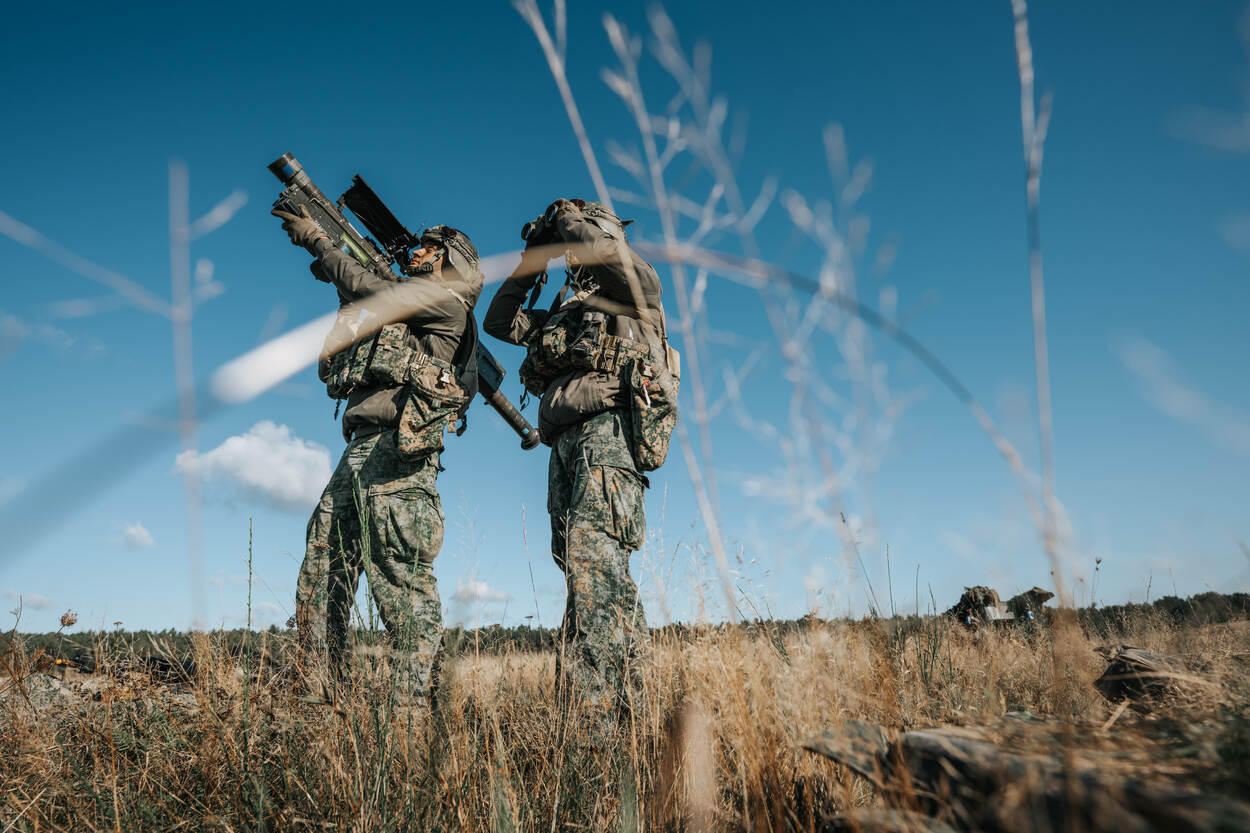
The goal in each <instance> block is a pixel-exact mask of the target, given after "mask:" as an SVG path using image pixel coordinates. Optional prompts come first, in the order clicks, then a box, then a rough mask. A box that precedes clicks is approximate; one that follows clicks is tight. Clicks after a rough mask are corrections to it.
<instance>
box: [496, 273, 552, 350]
mask: <svg viewBox="0 0 1250 833" xmlns="http://www.w3.org/2000/svg"><path fill="white" fill-rule="evenodd" d="M543 268H545V264H544V265H543V266H539V265H538V264H535V263H527V262H526V259H525V257H524V256H522V257H521V263H520V264H519V265H518V266H517V268H516V269H514V270H513V272H512V275H511V277H509V278H508V279H507V280H506V281H504V282H503V284H502V285H501V286H500V287H499V289H498V290H497V291H496V292H495V297H494V298H492V299H491V302H490V307H488V308H487V310H486V317H485V318H483V319H482V329H483V330H485V331H486V332H487V333H489V334H490V335H492V336H494V337H495V338H497V339H499V340H500V341H506V342H508V343H509V344H525V343H526V342H527V341H528V340H529V338H530V336H531V335H532V334H533V333H535V332H537V331H538V330H539V329H541V328H542V326H543V324H546V323H547V316H548V312H547V310H545V309H528V310H527V309H524V306H525V297H526V295H527V294H528V293H529V291H530V290H531V289H532V288H533V287H534V284H535V283H536V282H537V281H538V275H539V272H540V271H541V270H542V269H543ZM535 270H538V271H535Z"/></svg>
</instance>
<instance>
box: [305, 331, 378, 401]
mask: <svg viewBox="0 0 1250 833" xmlns="http://www.w3.org/2000/svg"><path fill="white" fill-rule="evenodd" d="M368 349H369V342H365V343H364V344H353V345H352V346H351V347H348V348H346V349H343V350H340V351H338V352H337V353H335V354H334V355H333V356H331V357H330V360H329V361H328V362H327V363H326V364H325V365H324V367H323V366H322V365H320V364H318V367H317V373H318V375H320V376H321V379H322V381H324V382H325V383H326V393H327V394H329V395H330V398H331V399H345V398H346V397H347V396H348V395H349V394H350V393H351V392H352V390H353V389H354V388H355V387H356V385H358V384H360V381H361V379H362V378H363V377H361V376H355V377H353V375H352V370H353V367H354V365H355V364H356V362H355V358H356V353H357V351H358V350H359V351H360V352H367V351H368ZM361 369H363V366H362V368H361ZM323 370H324V372H323Z"/></svg>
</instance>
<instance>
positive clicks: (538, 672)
mask: <svg viewBox="0 0 1250 833" xmlns="http://www.w3.org/2000/svg"><path fill="white" fill-rule="evenodd" d="M1078 634H1079V631H1078ZM1119 637H1120V638H1121V639H1123V640H1124V641H1132V642H1134V643H1136V644H1140V645H1143V646H1145V647H1148V648H1152V649H1154V650H1158V651H1162V652H1168V653H1185V654H1188V655H1189V656H1190V657H1191V658H1192V659H1193V660H1194V661H1195V662H1196V663H1198V665H1199V666H1201V667H1206V668H1207V669H1209V670H1208V672H1207V673H1208V674H1210V675H1212V676H1213V677H1214V678H1216V679H1217V680H1219V679H1220V677H1221V674H1222V675H1223V678H1224V679H1223V680H1222V681H1221V682H1218V683H1216V684H1214V685H1211V686H1207V687H1205V688H1203V689H1202V692H1201V697H1200V698H1198V699H1190V700H1187V701H1183V702H1182V701H1178V702H1176V703H1173V704H1171V705H1170V706H1164V707H1163V708H1162V709H1161V710H1160V711H1158V712H1156V714H1155V715H1154V717H1153V718H1151V719H1150V720H1143V719H1141V718H1138V717H1137V716H1135V715H1134V714H1133V713H1132V712H1129V713H1127V714H1126V715H1125V716H1121V717H1119V718H1118V722H1117V723H1116V726H1117V728H1116V730H1115V731H1114V732H1105V731H1104V732H1099V731H1097V730H1098V727H1101V726H1103V725H1104V724H1105V723H1106V722H1107V720H1108V717H1109V716H1110V715H1111V714H1112V709H1113V706H1112V705H1111V704H1109V703H1107V702H1105V701H1103V700H1102V699H1101V697H1100V696H1099V695H1098V694H1097V693H1096V691H1095V690H1094V688H1093V687H1092V685H1091V682H1092V681H1093V680H1094V679H1095V677H1096V676H1097V675H1098V674H1099V673H1101V671H1102V669H1103V667H1104V663H1103V662H1102V660H1101V659H1100V658H1099V657H1098V656H1097V655H1096V654H1095V653H1094V651H1093V648H1094V647H1095V641H1094V640H1092V639H1090V638H1089V637H1086V636H1083V635H1081V636H1080V637H1079V648H1080V651H1079V653H1077V654H1074V655H1073V662H1072V663H1071V665H1069V666H1065V667H1059V666H1058V665H1056V663H1055V662H1054V661H1053V660H1052V659H1051V658H1052V657H1053V656H1055V655H1056V652H1054V651H1052V650H1049V649H1048V645H1047V643H1048V642H1049V641H1050V640H1051V639H1052V638H1053V637H1052V636H1051V634H1050V632H1048V631H1032V632H1024V631H1020V632H1017V631H1010V632H982V633H971V632H968V631H966V630H965V629H964V628H962V627H960V626H957V625H955V624H953V623H951V622H950V621H948V620H946V619H944V618H930V619H924V620H919V619H915V618H914V617H913V618H912V619H910V620H903V619H881V620H876V621H873V620H868V621H864V622H858V623H850V622H834V623H829V622H822V621H819V620H810V621H809V622H808V623H807V625H806V626H805V627H803V628H801V629H799V630H797V631H792V632H789V633H786V634H783V633H782V632H781V631H780V630H778V629H776V628H775V627H773V625H772V623H767V622H765V623H759V624H758V625H757V626H755V627H754V628H753V629H751V630H748V629H746V628H742V627H737V628H731V627H706V628H702V629H697V630H695V631H693V632H691V633H689V634H688V635H687V636H686V637H684V638H678V637H676V636H675V635H673V634H672V633H671V632H663V631H657V632H655V637H654V639H653V641H652V644H651V646H650V649H649V650H648V651H646V652H645V653H644V657H643V660H642V667H641V674H642V681H643V683H642V692H643V693H642V696H641V698H640V701H639V702H638V703H637V704H636V708H635V712H634V714H633V719H632V720H631V721H629V722H627V723H626V724H625V725H624V726H623V728H622V730H621V737H620V742H619V744H618V745H617V747H616V748H615V749H611V750H595V749H594V747H593V746H591V745H590V744H589V742H588V738H587V737H585V736H584V734H583V729H582V725H583V724H582V723H581V721H580V720H579V716H578V714H576V712H574V713H572V714H562V713H561V711H560V706H559V705H558V702H557V698H556V692H555V688H554V682H553V680H554V658H553V656H552V655H551V654H549V653H545V654H518V653H512V654H504V655H501V656H487V655H477V654H473V653H459V654H457V653H455V651H456V650H457V648H456V646H450V647H449V656H448V660H447V663H446V665H445V668H444V675H443V680H444V682H443V684H442V686H441V687H440V690H439V696H438V698H437V708H436V710H435V712H434V713H433V715H432V716H429V715H427V714H426V713H424V712H421V711H405V710H402V709H398V708H396V707H395V706H394V705H393V701H392V698H391V697H390V689H391V683H392V680H391V677H390V672H389V670H388V669H387V667H386V666H387V663H386V660H385V656H384V654H381V653H378V652H377V651H361V652H359V657H360V659H359V662H358V667H357V673H356V676H355V678H354V679H353V680H352V681H351V682H350V683H348V684H343V685H340V686H338V687H336V686H335V685H334V684H333V683H330V682H327V681H326V679H325V678H324V677H323V676H319V674H317V673H314V672H315V671H316V670H315V669H303V668H300V667H299V666H297V665H296V664H294V663H293V661H292V659H291V657H292V656H293V651H292V646H291V645H290V644H289V642H288V638H287V637H286V636H285V635H281V636H278V637H273V636H269V635H266V636H262V637H261V638H260V639H259V642H258V644H257V645H256V646H255V647H254V649H253V652H252V654H251V655H249V656H247V657H242V656H239V655H237V654H231V653H229V652H227V651H226V650H225V649H224V648H223V646H222V645H221V643H220V641H217V640H215V639H214V637H213V636H211V635H203V636H201V637H200V638H199V639H198V641H197V643H196V647H195V660H196V671H195V672H194V676H193V678H192V679H191V680H190V681H189V682H186V683H183V684H177V683H174V684H166V683H159V682H157V681H156V680H154V678H153V677H152V676H151V674H149V673H143V672H141V671H140V670H139V669H138V667H137V666H136V665H135V664H134V657H133V656H132V655H128V654H125V653H121V654H118V653H110V650H111V649H110V648H109V647H108V646H107V645H104V644H101V645H100V646H98V655H99V656H100V657H101V659H102V660H103V661H104V663H105V664H106V665H107V666H108V667H109V668H110V669H111V671H110V672H109V674H108V675H106V676H94V677H83V676H80V675H75V674H73V673H69V674H67V675H66V678H65V680H64V681H61V680H58V679H56V677H54V676H49V674H47V673H42V672H40V671H39V670H38V667H37V666H39V664H40V662H41V660H40V658H38V657H34V656H31V655H30V654H28V653H26V652H25V651H24V650H23V649H22V647H21V644H20V638H19V637H18V636H16V635H15V634H10V635H9V636H8V638H7V640H6V642H5V644H4V646H3V648H2V649H0V650H2V656H3V668H2V671H3V677H2V678H0V748H2V749H3V750H4V752H3V754H2V755H0V783H2V784H3V785H4V788H3V794H2V795H0V819H3V820H4V824H5V825H7V826H8V827H7V828H6V829H12V830H70V829H73V830H174V829H186V830H200V829H209V828H212V829H228V830H244V829H247V830H253V829H255V830H260V829H279V830H331V829H343V830H358V831H365V830H389V829H421V830H446V831H481V830H524V831H550V830H572V829H595V830H601V829H628V830H678V829H681V830H753V831H754V830H759V831H764V830H772V831H781V830H809V829H816V828H818V827H819V826H820V824H821V823H822V819H824V818H826V817H828V816H830V815H832V814H836V813H839V812H841V811H843V810H845V809H846V808H847V807H850V806H859V805H864V804H869V803H871V802H873V801H874V797H873V795H872V791H871V789H869V787H868V786H867V784H866V783H865V782H863V781H861V780H859V779H858V778H856V777H854V776H852V775H851V774H849V773H848V772H847V771H846V770H843V769H842V768H841V767H840V766H838V765H835V764H833V763H831V762H829V761H827V760H825V759H823V758H819V757H817V756H814V755H812V754H810V753H807V752H804V751H803V750H802V748H801V743H802V742H803V740H804V739H806V738H807V737H809V736H811V735H813V734H815V733H818V732H821V731H823V730H825V729H828V728H831V727H835V726H837V725H839V724H841V723H842V722H844V721H845V720H848V719H852V718H857V719H862V720H868V721H872V722H874V723H880V724H882V725H885V726H887V727H890V728H897V729H912V728H918V727H925V726H931V725H941V724H953V725H970V726H991V727H995V726H997V727H999V728H1000V729H1001V730H1002V731H1003V732H1005V733H1006V734H1007V735H1010V737H1012V738H1013V740H1012V743H1013V744H1017V745H1023V746H1027V745H1034V746H1037V747H1038V748H1045V749H1051V750H1052V752H1053V748H1054V747H1053V746H1051V745H1050V744H1053V742H1054V737H1055V732H1054V730H1055V727H1056V726H1071V727H1076V728H1077V730H1078V735H1079V737H1078V745H1079V746H1082V747H1091V748H1098V749H1102V750H1104V751H1105V750H1108V749H1113V750H1115V752H1116V754H1117V755H1118V756H1120V757H1119V758H1118V759H1117V760H1121V761H1123V762H1126V765H1132V766H1136V767H1138V768H1150V767H1153V768H1160V764H1159V761H1161V760H1164V759H1168V758H1169V753H1168V752H1167V748H1166V745H1165V742H1164V741H1161V740H1160V739H1161V738H1162V737H1163V736H1164V734H1165V731H1164V730H1170V731H1173V732H1175V733H1176V742H1175V744H1174V747H1175V748H1177V749H1179V748H1180V747H1181V745H1183V744H1189V743H1198V744H1199V745H1201V746H1203V748H1204V749H1208V748H1209V749H1212V750H1214V749H1219V748H1223V747H1221V746H1220V744H1221V743H1223V742H1224V741H1225V740H1226V739H1225V738H1224V736H1223V735H1219V734H1218V733H1217V734H1216V735H1212V726H1213V724H1212V722H1211V716H1212V715H1213V714H1215V713H1217V712H1219V711H1220V710H1221V709H1223V710H1224V711H1225V712H1228V710H1230V709H1231V710H1233V712H1235V711H1236V709H1241V712H1240V713H1242V714H1243V715H1244V713H1245V709H1246V704H1247V702H1250V692H1248V691H1247V688H1250V687H1248V686H1247V685H1246V682H1247V679H1246V676H1247V675H1246V673H1245V669H1244V668H1241V669H1240V671H1239V672H1237V674H1234V673H1232V671H1231V670H1230V669H1232V666H1233V665H1235V657H1237V656H1244V655H1245V654H1246V652H1247V650H1248V649H1250V631H1248V630H1247V629H1246V628H1245V626H1244V623H1241V624H1239V625H1221V626H1208V627H1205V628H1201V629H1198V628H1179V629H1178V628H1174V627H1171V626H1169V625H1167V624H1166V623H1164V622H1162V621H1161V620H1154V619H1142V620H1141V621H1138V622H1136V623H1133V624H1131V625H1130V626H1129V627H1128V628H1127V630H1124V631H1123V632H1122V633H1120V634H1119ZM1065 638H1070V637H1065ZM45 659H46V658H45ZM1230 664H1231V665H1230ZM247 668H250V669H252V670H251V673H246V672H245V669H247ZM1221 669H1224V671H1221ZM1238 674H1239V676H1238ZM1238 698H1240V699H1238ZM1008 713H1014V714H1015V715H1018V716H1017V717H1016V718H1014V719H1008V720H1007V721H1006V722H1005V723H1004V716H1005V715H1007V714H1008ZM1228 713H1231V712H1228ZM1215 725H1216V726H1218V724H1215ZM1243 728H1244V727H1243ZM1203 733H1205V735H1204V734H1203ZM1196 738H1198V739H1199V740H1195V739H1196ZM1201 738H1205V739H1204V740H1203V739H1201ZM1220 760H1221V759H1220V757H1219V755H1218V754H1216V753H1214V752H1211V753H1209V754H1208V752H1206V751H1204V752H1203V753H1201V754H1197V755H1194V754H1192V753H1191V754H1190V757H1188V758H1184V759H1176V760H1174V761H1172V762H1171V763H1169V765H1168V767H1166V768H1165V769H1168V770H1169V771H1171V772H1172V773H1173V775H1175V776H1178V777H1180V776H1184V777H1203V778H1207V779H1208V780H1211V779H1215V778H1216V777H1223V776H1222V775H1221V773H1222V772H1223V770H1221V769H1220V768H1219V767H1220Z"/></svg>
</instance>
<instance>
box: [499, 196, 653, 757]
mask: <svg viewBox="0 0 1250 833" xmlns="http://www.w3.org/2000/svg"><path fill="white" fill-rule="evenodd" d="M592 205H593V204H592ZM612 219H615V218H614V217H613V218H612ZM617 223H619V221H617ZM555 225H556V226H557V227H558V229H559V234H560V239H561V240H562V241H563V242H564V243H569V244H578V245H581V246H584V247H586V249H588V250H593V252H594V254H592V255H590V257H588V258H586V260H587V262H588V263H590V262H593V263H594V264H595V265H593V266H590V265H587V266H585V267H582V269H581V270H580V271H579V279H580V280H581V282H582V283H581V285H582V286H583V291H582V292H581V293H574V294H569V292H570V289H571V287H566V289H565V290H564V291H562V292H561V295H560V297H559V298H557V300H556V303H555V304H553V306H552V307H551V309H549V310H543V309H534V308H533V305H532V304H531V305H530V307H529V308H524V307H523V304H524V302H525V298H526V295H527V293H528V292H529V291H530V290H531V289H532V288H533V286H534V284H535V283H536V281H537V279H538V273H539V272H541V271H542V270H543V269H544V268H545V265H546V261H545V260H542V261H541V262H535V261H534V259H533V257H532V256H530V255H528V254H527V256H526V257H525V258H523V260H522V263H521V265H520V266H519V267H518V268H517V270H516V271H515V272H514V273H513V275H512V277H510V278H509V279H508V280H507V281H505V282H504V284H503V285H502V286H501V287H500V289H499V290H498V291H497V292H496V294H495V297H494V299H493V300H492V302H491V305H490V308H489V309H488V310H487V313H486V316H485V318H484V319H483V322H482V328H483V329H484V330H485V331H486V332H487V333H490V334H491V335H493V336H495V337H497V338H500V339H502V340H504V341H509V342H512V343H514V344H523V345H526V346H527V347H528V348H529V356H528V357H527V360H526V361H527V365H528V366H529V369H530V372H529V375H528V377H527V375H526V372H525V371H526V366H523V367H522V374H521V375H522V378H523V381H525V384H526V386H527V388H528V389H530V390H531V391H532V392H535V393H538V394H539V395H541V396H542V401H541V403H540V406H539V414H538V423H539V432H540V435H541V437H542V439H543V442H544V443H546V444H547V445H549V446H551V461H550V465H549V468H548V484H547V486H548V492H547V509H548V511H549V512H550V514H551V549H552V555H553V557H554V558H555V561H556V564H557V565H558V566H559V567H560V569H561V570H563V571H564V574H565V580H566V589H567V596H566V603H565V613H564V622H563V627H562V628H561V651H560V656H559V657H558V659H557V683H558V688H559V690H560V692H561V695H562V696H563V697H568V696H570V695H571V696H572V701H571V703H576V704H577V706H578V707H579V708H581V709H583V710H585V711H586V712H589V713H588V714H584V715H583V716H584V718H585V719H586V720H587V721H588V725H590V726H592V727H593V728H594V730H595V733H596V735H597V737H599V738H600V739H603V738H606V737H607V736H610V734H611V733H612V732H613V731H614V729H615V726H616V725H617V722H618V720H619V719H620V718H621V717H622V716H623V715H624V714H625V713H626V711H627V709H628V708H629V707H630V704H631V701H632V700H633V699H634V698H635V697H636V696H637V693H638V692H637V688H636V684H637V679H636V669H635V667H634V666H635V660H636V656H637V648H638V646H639V643H640V642H641V641H643V640H644V639H645V638H646V633H647V629H646V618H645V616H644V614H643V609H642V603H641V600H640V599H639V595H638V588H637V586H636V585H635V584H634V580H633V578H632V577H631V576H630V572H629V557H630V554H631V552H633V551H634V550H637V549H638V548H639V547H641V546H642V542H643V536H644V533H645V529H646V523H645V518H644V503H643V498H644V489H645V488H646V486H647V485H648V482H647V479H646V477H645V476H644V475H643V474H642V472H641V471H640V470H639V462H638V458H637V454H636V452H637V450H638V444H637V443H636V442H635V438H636V436H637V435H638V431H637V430H635V427H634V420H633V418H632V415H633V413H634V411H633V408H634V403H633V402H632V396H631V392H632V388H631V385H630V372H631V369H632V368H634V364H635V362H634V358H636V357H637V356H640V355H643V354H644V353H646V351H647V349H648V348H647V347H646V345H647V343H648V342H651V343H659V342H661V341H662V340H663V309H662V307H661V306H660V282H659V277H658V275H656V273H655V270H654V269H653V268H652V267H651V265H650V264H648V263H647V262H646V261H644V260H642V259H641V258H640V257H638V256H637V254H636V253H634V252H633V250H632V249H630V248H629V246H628V244H626V243H625V239H624V233H623V230H619V228H617V229H612V228H609V227H607V226H606V224H601V223H597V222H595V221H594V218H592V217H588V216H586V215H585V214H584V213H582V212H580V211H576V210H569V211H563V212H561V213H560V214H559V215H558V216H557V218H556V221H555ZM631 275H632V277H633V278H634V280H635V288H636V289H638V290H639V294H640V295H641V297H642V299H643V302H644V304H645V305H646V308H647V311H646V312H644V313H641V314H639V313H637V312H636V310H637V309H638V307H637V305H636V304H635V303H634V299H635V297H636V296H635V293H634V291H633V289H631V287H630V276H631ZM585 287H592V289H590V290H589V291H587V290H586V289H585ZM590 295H594V296H596V297H601V298H604V299H606V300H608V301H610V302H613V303H614V304H615V307H614V308H613V309H614V310H615V312H618V313H620V312H623V313H624V314H609V315H607V316H606V318H607V322H606V326H605V328H604V334H605V336H607V337H608V338H607V339H606V340H607V341H612V340H613V339H617V340H618V341H617V343H618V344H621V345H624V344H626V343H628V344H629V345H630V347H631V349H632V351H633V352H632V353H629V354H628V355H625V354H622V355H621V356H619V357H617V358H619V359H620V360H619V361H613V362H606V361H604V362H600V364H599V365H597V366H595V367H578V366H571V367H564V368H561V367H559V366H558V365H559V363H558V362H557V363H556V365H547V366H546V369H545V371H542V372H535V371H534V366H533V364H532V360H533V359H534V357H535V351H536V350H540V349H541V348H539V347H538V345H539V344H541V343H543V336H544V334H547V335H550V334H552V333H553V332H555V331H556V329H557V327H558V325H557V323H556V322H557V321H560V320H561V319H563V323H562V326H569V327H570V330H569V339H573V338H574V337H575V336H576V335H577V332H578V328H579V327H580V326H582V324H581V323H580V322H584V321H585V318H584V317H583V316H584V313H585V311H586V309H589V307H587V306H586V303H593V302H592V301H587V298H588V297H589V296H590ZM584 302H585V303H584ZM631 311H634V312H633V313H632V314H631ZM557 313H561V315H557ZM600 317H601V318H602V317H603V316H600ZM570 322H572V323H571V324H570ZM557 335H558V333H557ZM550 340H551V339H550V338H549V339H548V341H550ZM646 354H647V355H650V354H649V353H646ZM600 355H601V356H602V353H600ZM630 357H634V358H630ZM639 366H641V364H639ZM674 418H675V415H674ZM669 428H670V430H671V424H670V425H669ZM665 445H667V437H665ZM656 465H658V463H655V464H653V465H650V466H649V467H648V468H654V467H655V466H656Z"/></svg>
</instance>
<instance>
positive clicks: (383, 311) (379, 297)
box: [317, 241, 466, 339]
mask: <svg viewBox="0 0 1250 833" xmlns="http://www.w3.org/2000/svg"><path fill="white" fill-rule="evenodd" d="M317 252H318V255H319V258H320V260H321V266H322V268H323V269H324V270H325V273H326V277H328V278H329V279H330V280H331V281H332V282H333V283H334V285H335V286H336V287H337V288H338V290H339V297H340V298H341V299H343V300H345V301H349V302H350V301H359V300H362V299H365V298H368V299H369V302H368V304H367V307H368V309H369V310H370V311H372V312H376V313H377V314H378V315H381V316H382V317H383V318H385V319H387V320H388V321H403V322H405V323H407V324H408V326H410V327H412V328H413V329H415V330H418V331H419V332H420V333H423V334H424V333H429V334H431V335H435V336H442V337H445V338H449V339H459V337H460V334H461V333H463V332H464V328H465V320H466V312H465V309H464V305H463V304H461V303H460V300H459V299H458V298H456V296H455V295H452V294H451V293H450V292H448V291H447V290H446V289H444V288H443V287H442V286H439V285H438V284H437V283H435V282H434V281H430V280H423V279H421V278H414V279H412V280H407V281H388V280H384V279H383V278H380V277H378V276H377V275H375V274H374V273H373V272H371V271H369V270H368V269H366V268H365V267H363V266H361V265H360V264H359V263H357V262H356V261H355V260H354V259H353V258H352V257H351V256H349V255H346V254H344V253H343V252H341V251H339V250H338V249H337V248H334V247H333V246H331V245H330V243H329V241H318V246H317Z"/></svg>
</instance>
